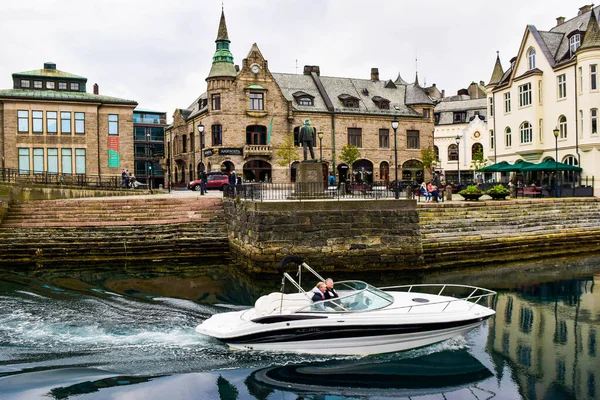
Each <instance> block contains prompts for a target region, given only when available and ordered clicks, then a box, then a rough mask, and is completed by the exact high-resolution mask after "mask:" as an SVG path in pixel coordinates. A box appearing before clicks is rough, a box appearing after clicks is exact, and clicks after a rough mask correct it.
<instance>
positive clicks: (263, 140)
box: [246, 125, 314, 144]
mask: <svg viewBox="0 0 600 400" xmlns="http://www.w3.org/2000/svg"><path fill="white" fill-rule="evenodd" d="M313 143H314V138H313ZM246 144H267V128H266V127H265V126H262V125H250V126H248V127H247V128H246Z"/></svg>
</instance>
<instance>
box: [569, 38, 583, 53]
mask: <svg viewBox="0 0 600 400" xmlns="http://www.w3.org/2000/svg"><path fill="white" fill-rule="evenodd" d="M579 46H581V35H579V33H576V34H574V35H573V36H571V37H570V38H569V51H570V52H571V56H573V54H575V52H576V51H577V49H578V48H579Z"/></svg>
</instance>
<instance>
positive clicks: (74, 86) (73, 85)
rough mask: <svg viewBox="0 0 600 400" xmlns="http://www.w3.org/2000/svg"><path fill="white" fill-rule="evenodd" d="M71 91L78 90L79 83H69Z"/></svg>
mask: <svg viewBox="0 0 600 400" xmlns="http://www.w3.org/2000/svg"><path fill="white" fill-rule="evenodd" d="M71 90H79V83H77V82H71Z"/></svg>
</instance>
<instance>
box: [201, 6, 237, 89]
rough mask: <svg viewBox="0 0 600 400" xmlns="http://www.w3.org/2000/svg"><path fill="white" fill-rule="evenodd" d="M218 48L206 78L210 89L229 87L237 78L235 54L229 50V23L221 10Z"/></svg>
mask: <svg viewBox="0 0 600 400" xmlns="http://www.w3.org/2000/svg"><path fill="white" fill-rule="evenodd" d="M215 42H216V43H217V49H216V51H215V54H214V56H213V64H212V67H211V69H210V73H209V74H208V77H207V78H206V82H207V83H208V90H213V89H227V88H229V87H230V86H231V82H233V80H234V79H235V77H236V75H237V73H236V70H235V66H234V65H233V55H232V54H231V51H229V43H231V41H230V40H229V36H228V35H227V24H226V23H225V12H224V11H221V21H220V22H219V31H218V33H217V40H215Z"/></svg>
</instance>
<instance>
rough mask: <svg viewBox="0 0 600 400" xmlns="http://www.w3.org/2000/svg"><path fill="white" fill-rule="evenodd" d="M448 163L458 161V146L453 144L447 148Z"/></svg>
mask: <svg viewBox="0 0 600 400" xmlns="http://www.w3.org/2000/svg"><path fill="white" fill-rule="evenodd" d="M448 161H458V146H457V145H455V144H451V145H450V146H448Z"/></svg>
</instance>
